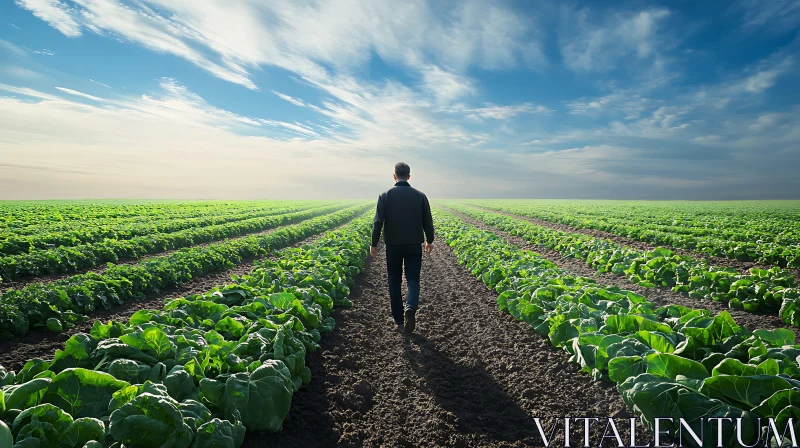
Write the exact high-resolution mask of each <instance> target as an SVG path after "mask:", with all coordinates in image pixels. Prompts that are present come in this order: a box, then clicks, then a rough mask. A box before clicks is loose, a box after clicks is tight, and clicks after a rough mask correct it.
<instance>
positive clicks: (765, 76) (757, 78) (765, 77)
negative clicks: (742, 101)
mask: <svg viewBox="0 0 800 448" xmlns="http://www.w3.org/2000/svg"><path fill="white" fill-rule="evenodd" d="M764 65H768V64H767V63H764V64H762V67H760V68H759V69H758V71H757V72H756V73H755V74H753V75H751V76H748V77H747V78H745V79H744V80H742V81H741V82H740V83H739V84H736V85H734V86H733V87H732V89H733V90H737V89H738V90H744V91H746V92H749V93H761V92H763V91H765V90H767V89H769V88H770V87H772V86H773V85H775V82H776V81H777V79H778V77H780V76H781V75H783V74H784V73H786V72H787V71H789V70H790V69H791V67H792V66H793V65H794V58H793V57H791V56H787V57H785V58H783V59H782V60H781V61H780V62H778V63H776V64H774V65H771V66H770V67H764Z"/></svg>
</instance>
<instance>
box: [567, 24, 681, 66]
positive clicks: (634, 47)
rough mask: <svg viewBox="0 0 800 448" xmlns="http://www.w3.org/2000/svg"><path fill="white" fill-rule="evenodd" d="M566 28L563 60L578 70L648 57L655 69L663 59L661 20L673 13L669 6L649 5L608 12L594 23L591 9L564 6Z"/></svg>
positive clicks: (645, 59)
mask: <svg viewBox="0 0 800 448" xmlns="http://www.w3.org/2000/svg"><path fill="white" fill-rule="evenodd" d="M564 16H565V18H566V22H567V23H568V27H567V29H565V31H564V32H563V33H562V35H561V36H560V37H559V41H560V49H561V54H562V56H563V58H564V63H565V64H566V65H567V66H568V67H570V68H571V69H573V70H576V71H608V70H615V69H621V68H623V66H622V64H624V62H623V61H624V60H625V59H633V60H637V61H648V62H650V63H652V64H653V65H654V67H655V68H656V69H660V68H661V67H662V66H663V65H664V63H665V60H664V57H663V55H662V54H661V53H662V47H665V46H667V43H666V42H665V39H664V38H663V36H661V35H660V34H659V26H660V24H661V23H662V22H663V21H664V20H666V19H667V18H668V17H669V16H670V12H669V11H668V10H666V9H649V10H644V11H639V12H625V13H617V14H612V15H608V16H606V17H605V18H604V19H603V20H602V21H601V23H593V22H592V20H591V19H590V17H593V15H592V14H591V13H590V11H588V10H581V11H578V12H574V11H571V10H565V12H564Z"/></svg>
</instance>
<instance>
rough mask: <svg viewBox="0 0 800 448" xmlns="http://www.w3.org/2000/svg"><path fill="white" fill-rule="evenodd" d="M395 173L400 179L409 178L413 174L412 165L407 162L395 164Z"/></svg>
mask: <svg viewBox="0 0 800 448" xmlns="http://www.w3.org/2000/svg"><path fill="white" fill-rule="evenodd" d="M394 175H395V176H397V178H398V179H400V180H408V176H409V175H411V167H410V166H408V164H407V163H405V162H400V163H398V164H397V165H395V166H394Z"/></svg>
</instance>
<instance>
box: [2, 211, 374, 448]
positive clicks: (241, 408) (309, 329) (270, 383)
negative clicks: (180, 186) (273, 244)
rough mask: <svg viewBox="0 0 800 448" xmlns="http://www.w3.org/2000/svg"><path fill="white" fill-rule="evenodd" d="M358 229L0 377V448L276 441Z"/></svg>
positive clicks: (337, 297) (175, 447)
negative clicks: (259, 434)
mask: <svg viewBox="0 0 800 448" xmlns="http://www.w3.org/2000/svg"><path fill="white" fill-rule="evenodd" d="M369 224H370V223H369V220H368V219H367V218H362V219H359V220H358V221H356V222H355V223H353V224H351V225H349V226H347V227H346V228H344V229H342V230H340V231H338V232H336V233H335V234H329V235H326V236H324V237H322V238H320V239H319V240H317V241H316V242H315V243H313V244H312V245H309V246H305V247H303V248H300V249H289V250H285V251H283V252H281V253H280V254H279V259H278V260H277V261H269V260H268V261H265V262H264V263H263V264H262V265H260V266H259V267H257V268H256V269H254V270H253V271H252V272H251V274H249V275H245V276H244V277H242V278H239V279H236V280H237V284H232V285H227V286H225V287H222V288H220V287H217V288H215V289H213V290H212V291H210V292H208V293H206V294H203V295H193V296H188V297H183V298H178V299H173V300H170V301H168V302H167V303H166V304H165V306H164V308H163V310H161V311H155V310H143V311H139V312H137V313H136V314H135V315H133V316H132V317H131V318H130V320H129V321H128V323H120V322H114V321H111V322H109V323H108V324H103V323H101V322H99V321H96V322H95V324H94V327H93V328H92V330H91V332H90V333H89V334H86V333H79V334H76V335H74V336H72V337H71V338H70V339H69V340H68V341H67V343H66V345H65V348H64V350H58V351H57V352H56V354H55V357H54V358H53V360H52V361H44V360H40V359H34V360H31V361H29V362H28V363H27V364H25V367H24V368H23V369H22V370H21V371H20V372H18V373H14V372H7V371H4V370H3V369H2V368H0V386H2V389H1V390H2V392H0V422H2V421H4V422H6V423H0V446H4V447H5V446H8V447H11V446H12V444H14V445H13V446H14V447H15V448H26V447H60V448H106V447H111V448H121V447H123V446H124V447H125V448H153V447H160V448H188V447H190V446H191V447H193V448H211V447H213V448H237V447H239V446H240V445H241V444H242V442H243V440H244V436H245V431H270V432H274V431H278V430H279V429H280V428H281V426H282V424H283V421H284V419H285V418H286V415H287V414H288V412H289V409H290V406H291V401H292V397H293V394H294V392H296V391H297V390H298V388H299V387H301V385H303V384H307V383H308V382H309V381H310V378H311V371H310V370H309V369H308V367H306V365H305V357H306V354H307V353H308V352H312V351H314V350H316V349H318V348H319V345H318V342H319V341H320V338H321V334H322V333H325V332H328V331H330V330H331V329H332V328H333V325H334V324H335V322H334V321H333V319H332V318H331V317H329V314H330V312H331V310H332V308H333V306H334V305H335V304H348V303H349V301H348V299H347V295H349V293H350V286H352V284H353V277H354V276H355V275H356V274H358V272H360V270H361V269H362V268H363V266H364V261H365V258H366V255H367V245H368V238H367V236H368V233H369V231H370V225H369ZM4 441H5V444H3V442H4Z"/></svg>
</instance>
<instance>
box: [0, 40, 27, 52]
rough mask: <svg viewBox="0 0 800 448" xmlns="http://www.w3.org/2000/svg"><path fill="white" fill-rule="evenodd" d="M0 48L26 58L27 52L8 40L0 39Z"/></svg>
mask: <svg viewBox="0 0 800 448" xmlns="http://www.w3.org/2000/svg"><path fill="white" fill-rule="evenodd" d="M0 48H3V49H5V50H7V51H9V52H11V53H13V54H15V55H17V56H25V50H24V49H23V48H21V47H19V46H17V45H14V44H12V43H11V42H9V41H7V40H3V39H0Z"/></svg>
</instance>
